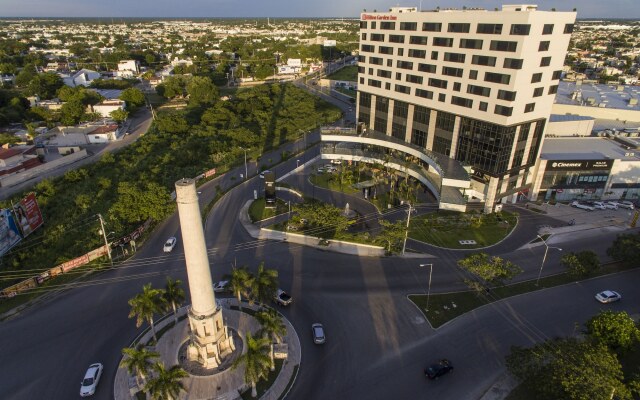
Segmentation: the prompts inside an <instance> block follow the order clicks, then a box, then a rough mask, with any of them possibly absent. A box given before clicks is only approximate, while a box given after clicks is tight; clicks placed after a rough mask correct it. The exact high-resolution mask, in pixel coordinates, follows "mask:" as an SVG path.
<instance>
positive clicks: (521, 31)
mask: <svg viewBox="0 0 640 400" xmlns="http://www.w3.org/2000/svg"><path fill="white" fill-rule="evenodd" d="M530 31H531V25H529V24H512V25H511V31H510V32H509V34H510V35H525V36H526V35H528V34H529V32H530Z"/></svg>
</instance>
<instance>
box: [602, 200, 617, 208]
mask: <svg viewBox="0 0 640 400" xmlns="http://www.w3.org/2000/svg"><path fill="white" fill-rule="evenodd" d="M604 206H605V207H606V208H607V209H609V210H617V209H618V203H616V202H613V201H608V202H606V203H604Z"/></svg>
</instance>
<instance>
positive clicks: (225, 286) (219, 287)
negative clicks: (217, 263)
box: [213, 281, 231, 293]
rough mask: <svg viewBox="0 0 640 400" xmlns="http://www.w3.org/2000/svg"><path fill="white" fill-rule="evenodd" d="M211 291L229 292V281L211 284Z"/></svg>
mask: <svg viewBox="0 0 640 400" xmlns="http://www.w3.org/2000/svg"><path fill="white" fill-rule="evenodd" d="M213 291H214V292H216V293H222V292H230V291H231V290H230V289H229V281H219V282H216V283H214V284H213Z"/></svg>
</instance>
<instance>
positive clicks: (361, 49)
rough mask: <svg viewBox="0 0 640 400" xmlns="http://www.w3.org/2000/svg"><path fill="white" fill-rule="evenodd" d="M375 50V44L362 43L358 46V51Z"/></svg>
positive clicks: (371, 51) (368, 51) (369, 51)
mask: <svg viewBox="0 0 640 400" xmlns="http://www.w3.org/2000/svg"><path fill="white" fill-rule="evenodd" d="M375 50H376V48H375V46H373V45H371V44H363V45H362V47H361V48H360V51H364V52H367V53H373V52H375Z"/></svg>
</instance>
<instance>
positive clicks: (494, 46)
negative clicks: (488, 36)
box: [489, 40, 518, 52]
mask: <svg viewBox="0 0 640 400" xmlns="http://www.w3.org/2000/svg"><path fill="white" fill-rule="evenodd" d="M517 48H518V42H507V41H504V40H492V41H491V46H489V49H490V50H493V51H510V52H515V51H516V49H517Z"/></svg>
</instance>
